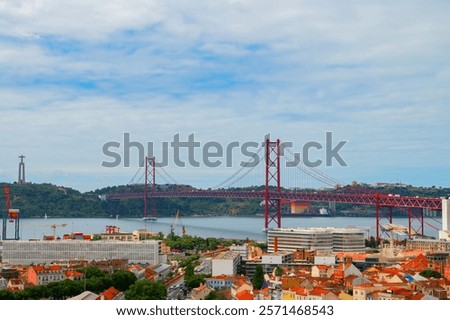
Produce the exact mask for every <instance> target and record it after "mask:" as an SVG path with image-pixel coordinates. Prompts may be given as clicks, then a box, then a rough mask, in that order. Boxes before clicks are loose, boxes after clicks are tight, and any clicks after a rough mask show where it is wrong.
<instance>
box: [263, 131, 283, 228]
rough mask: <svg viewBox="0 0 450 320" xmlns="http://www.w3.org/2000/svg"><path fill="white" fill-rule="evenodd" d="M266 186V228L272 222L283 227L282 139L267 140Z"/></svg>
mask: <svg viewBox="0 0 450 320" xmlns="http://www.w3.org/2000/svg"><path fill="white" fill-rule="evenodd" d="M265 147H266V154H265V156H266V161H265V162H266V184H265V189H264V228H265V229H267V228H269V225H270V223H271V222H275V223H276V225H277V227H278V228H280V227H281V199H280V191H281V189H280V139H277V141H270V140H269V139H266V143H265Z"/></svg>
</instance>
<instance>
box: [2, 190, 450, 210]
mask: <svg viewBox="0 0 450 320" xmlns="http://www.w3.org/2000/svg"><path fill="white" fill-rule="evenodd" d="M4 185H5V183H0V187H1V194H0V210H1V212H5V209H6V206H5V199H4V196H3V187H4ZM157 188H158V191H180V190H193V189H194V188H193V187H192V186H187V185H158V186H157ZM262 188H263V187H250V188H247V189H248V190H261V189H262ZM10 189H11V192H10V193H11V202H12V206H13V207H14V208H17V209H20V212H21V217H23V218H27V217H29V218H31V217H43V216H45V215H46V214H47V216H48V217H74V218H76V217H109V216H115V215H120V217H122V218H125V217H142V215H143V200H142V199H130V200H120V201H118V200H116V201H104V200H102V199H101V196H103V195H106V194H111V193H116V192H117V193H122V192H143V191H144V186H142V185H128V186H115V187H106V188H102V189H97V190H95V191H91V192H85V193H81V192H79V191H77V190H74V189H71V188H67V187H61V186H55V185H52V184H48V183H44V184H34V183H33V184H31V183H30V184H24V185H18V184H11V185H10ZM377 191H378V192H381V193H385V194H389V193H391V194H400V195H410V196H427V197H441V196H446V195H450V188H435V187H427V188H425V187H413V186H404V187H382V188H372V187H370V186H368V185H364V184H358V185H355V186H353V187H350V186H346V187H344V188H341V189H337V190H331V191H330V192H359V193H373V192H377ZM261 200H262V199H261ZM261 200H258V199H256V200H248V199H215V198H211V199H195V198H165V199H164V198H157V199H156V201H157V210H158V215H159V216H173V215H174V213H175V212H176V211H177V210H180V211H181V212H182V213H183V215H184V216H189V215H207V214H210V215H240V216H245V215H255V214H262V213H263V208H262V207H261V206H260V202H261ZM315 205H316V206H317V207H320V206H327V203H323V204H320V203H318V204H315ZM149 208H150V206H149ZM336 209H337V211H338V213H339V211H344V210H350V211H353V212H364V211H366V212H367V210H373V208H370V207H369V208H368V207H364V206H355V205H350V204H337V205H336Z"/></svg>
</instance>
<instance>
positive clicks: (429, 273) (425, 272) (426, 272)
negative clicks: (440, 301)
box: [419, 269, 443, 279]
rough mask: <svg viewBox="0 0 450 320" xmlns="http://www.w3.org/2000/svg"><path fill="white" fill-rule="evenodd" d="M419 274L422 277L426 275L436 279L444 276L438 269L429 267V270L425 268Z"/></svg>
mask: <svg viewBox="0 0 450 320" xmlns="http://www.w3.org/2000/svg"><path fill="white" fill-rule="evenodd" d="M419 274H420V275H421V276H422V277H425V278H436V279H440V278H443V276H442V274H440V273H439V272H437V271H436V270H429V269H428V270H423V271H422V272H420V273H419Z"/></svg>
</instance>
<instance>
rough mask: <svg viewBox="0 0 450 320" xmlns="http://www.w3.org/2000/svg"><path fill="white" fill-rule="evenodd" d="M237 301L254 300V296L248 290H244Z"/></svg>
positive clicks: (238, 295)
mask: <svg viewBox="0 0 450 320" xmlns="http://www.w3.org/2000/svg"><path fill="white" fill-rule="evenodd" d="M236 300H253V294H251V293H250V292H248V291H247V290H242V291H241V292H239V293H238V294H236Z"/></svg>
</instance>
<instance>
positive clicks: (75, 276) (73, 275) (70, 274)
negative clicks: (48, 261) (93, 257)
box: [66, 270, 84, 280]
mask: <svg viewBox="0 0 450 320" xmlns="http://www.w3.org/2000/svg"><path fill="white" fill-rule="evenodd" d="M66 278H67V279H70V280H81V279H83V278H84V274H83V273H81V272H78V271H75V270H67V271H66Z"/></svg>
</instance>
